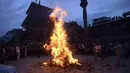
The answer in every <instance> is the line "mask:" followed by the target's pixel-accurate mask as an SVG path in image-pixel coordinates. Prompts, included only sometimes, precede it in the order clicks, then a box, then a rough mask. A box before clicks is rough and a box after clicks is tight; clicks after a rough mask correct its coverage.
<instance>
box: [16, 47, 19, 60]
mask: <svg viewBox="0 0 130 73" xmlns="http://www.w3.org/2000/svg"><path fill="white" fill-rule="evenodd" d="M16 53H17V60H19V59H20V47H19V45H18V44H17V46H16Z"/></svg>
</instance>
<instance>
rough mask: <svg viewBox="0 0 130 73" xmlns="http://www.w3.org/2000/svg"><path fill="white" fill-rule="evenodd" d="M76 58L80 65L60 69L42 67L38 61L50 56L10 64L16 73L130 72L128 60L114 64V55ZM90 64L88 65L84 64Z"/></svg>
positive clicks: (80, 56) (30, 58) (29, 58)
mask: <svg viewBox="0 0 130 73" xmlns="http://www.w3.org/2000/svg"><path fill="white" fill-rule="evenodd" d="M76 57H77V58H79V59H80V61H81V62H82V64H83V65H82V66H81V67H78V68H69V69H62V68H59V67H44V66H40V65H39V64H38V63H40V62H42V61H43V62H44V61H46V60H50V59H51V57H50V56H42V57H40V58H38V57H28V58H26V59H21V60H19V61H14V62H12V63H11V65H12V66H14V67H16V69H17V72H18V73H130V69H129V68H130V63H129V62H130V60H129V61H128V65H127V66H126V67H123V66H120V67H116V66H115V57H114V56H112V57H107V58H105V60H101V59H100V58H99V59H97V60H96V61H95V60H94V57H93V56H86V55H76ZM87 63H89V64H91V66H90V67H88V66H86V65H85V64H87Z"/></svg>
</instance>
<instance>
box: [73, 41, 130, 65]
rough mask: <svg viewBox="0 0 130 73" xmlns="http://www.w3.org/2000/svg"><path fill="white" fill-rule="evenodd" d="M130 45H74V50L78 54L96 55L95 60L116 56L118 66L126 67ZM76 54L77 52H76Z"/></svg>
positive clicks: (117, 42)
mask: <svg viewBox="0 0 130 73" xmlns="http://www.w3.org/2000/svg"><path fill="white" fill-rule="evenodd" d="M129 44H130V43H128V42H123V43H122V42H119V41H114V42H109V43H108V44H107V45H105V44H104V43H101V42H100V43H99V42H96V43H89V45H87V43H84V44H72V48H73V49H75V50H76V51H77V52H76V54H77V53H82V54H83V53H86V54H91V55H94V59H95V60H97V58H98V57H100V58H101V59H102V60H104V57H108V56H114V55H115V56H116V58H115V60H116V66H120V63H122V64H121V65H122V66H126V62H127V61H128V56H129V51H130V46H129ZM74 53H75V52H74Z"/></svg>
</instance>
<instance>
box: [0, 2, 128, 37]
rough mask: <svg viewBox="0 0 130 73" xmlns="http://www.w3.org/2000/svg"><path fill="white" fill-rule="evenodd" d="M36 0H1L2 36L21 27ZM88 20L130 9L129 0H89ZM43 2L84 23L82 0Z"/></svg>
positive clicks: (115, 14)
mask: <svg viewBox="0 0 130 73" xmlns="http://www.w3.org/2000/svg"><path fill="white" fill-rule="evenodd" d="M32 1H35V0H0V36H2V35H4V34H5V33H6V32H7V31H8V30H11V29H13V28H21V26H20V25H21V23H22V22H23V20H24V19H25V17H26V14H25V12H26V10H27V9H28V7H29V5H30V3H31V2H32ZM88 3H89V4H88V7H87V11H88V21H89V23H91V20H92V19H94V18H98V17H102V16H118V15H122V13H123V12H127V11H130V1H129V0H88ZM41 4H42V5H44V6H48V7H51V8H54V7H55V6H56V5H57V4H58V5H60V7H61V8H63V9H65V10H66V11H67V13H68V16H67V17H66V21H69V20H77V21H78V23H80V24H82V22H83V20H82V8H81V7H80V5H79V4H80V0H41Z"/></svg>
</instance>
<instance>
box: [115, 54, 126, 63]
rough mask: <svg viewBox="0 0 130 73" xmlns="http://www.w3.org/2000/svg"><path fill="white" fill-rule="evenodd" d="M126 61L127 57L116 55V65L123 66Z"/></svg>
mask: <svg viewBox="0 0 130 73" xmlns="http://www.w3.org/2000/svg"><path fill="white" fill-rule="evenodd" d="M126 60H127V57H126V56H125V54H120V55H116V65H120V63H122V64H125V63H126ZM120 61H121V62H120Z"/></svg>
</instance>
